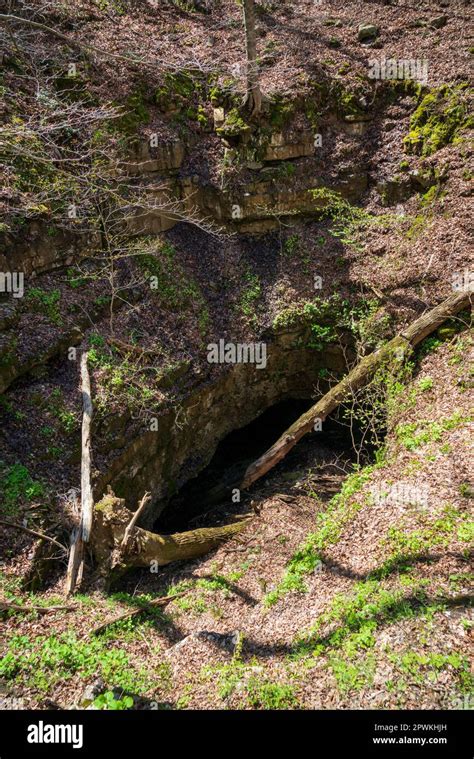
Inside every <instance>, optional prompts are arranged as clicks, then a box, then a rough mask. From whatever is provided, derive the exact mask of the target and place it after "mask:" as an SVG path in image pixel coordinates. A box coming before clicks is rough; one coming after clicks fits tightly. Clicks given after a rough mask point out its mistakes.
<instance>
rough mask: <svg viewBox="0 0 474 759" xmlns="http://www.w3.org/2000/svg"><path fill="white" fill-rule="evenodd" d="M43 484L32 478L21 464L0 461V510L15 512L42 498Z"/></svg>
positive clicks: (9, 512) (7, 512) (43, 493)
mask: <svg viewBox="0 0 474 759" xmlns="http://www.w3.org/2000/svg"><path fill="white" fill-rule="evenodd" d="M44 495H45V489H44V487H43V485H42V484H41V483H40V482H38V481H36V480H33V478H32V477H31V475H30V473H29V471H28V469H27V468H26V466H23V464H18V463H17V464H12V465H11V466H7V465H6V464H4V463H3V462H1V461H0V496H1V498H0V501H1V503H2V506H1V510H2V511H3V513H5V514H16V513H17V511H18V509H19V507H20V506H21V505H22V504H25V503H31V502H33V501H35V500H36V499H38V498H43V497H44Z"/></svg>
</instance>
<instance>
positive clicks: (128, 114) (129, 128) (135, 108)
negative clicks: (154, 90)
mask: <svg viewBox="0 0 474 759" xmlns="http://www.w3.org/2000/svg"><path fill="white" fill-rule="evenodd" d="M115 105H116V106H118V107H121V109H122V112H123V115H122V116H120V118H118V119H114V120H113V121H112V122H111V125H112V129H113V130H114V131H118V132H123V133H125V134H126V135H133V134H135V133H136V132H137V131H138V129H139V128H140V126H142V125H143V124H148V122H149V121H150V112H149V110H148V107H147V103H146V98H145V95H144V94H143V92H136V93H134V94H133V95H129V97H128V98H127V100H126V101H125V103H124V104H123V103H118V104H117V103H115Z"/></svg>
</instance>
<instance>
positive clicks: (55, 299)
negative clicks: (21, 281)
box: [27, 287, 62, 326]
mask: <svg viewBox="0 0 474 759" xmlns="http://www.w3.org/2000/svg"><path fill="white" fill-rule="evenodd" d="M27 299H28V301H29V303H31V306H32V308H33V310H34V311H36V312H37V313H40V314H44V315H45V316H47V317H48V319H50V320H51V321H52V322H53V323H54V324H56V325H58V326H59V325H60V324H61V321H62V320H61V313H60V310H59V303H60V300H61V292H60V290H51V292H46V291H45V290H41V289H40V288H39V287H32V288H31V289H30V291H29V292H28V295H27Z"/></svg>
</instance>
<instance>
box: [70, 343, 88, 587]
mask: <svg viewBox="0 0 474 759" xmlns="http://www.w3.org/2000/svg"><path fill="white" fill-rule="evenodd" d="M81 392H82V405H83V415H82V455H81V517H80V521H79V526H78V527H74V529H73V531H72V534H71V550H70V554H69V563H68V569H67V575H66V588H65V589H66V595H71V593H74V591H75V590H76V588H77V587H78V586H79V585H80V584H81V580H82V573H83V570H84V547H85V545H86V544H87V543H88V542H89V540H90V535H91V530H92V516H93V510H94V500H93V496H92V484H91V422H92V399H91V383H90V377H89V370H88V368H87V353H83V354H82V356H81Z"/></svg>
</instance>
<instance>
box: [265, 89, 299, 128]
mask: <svg viewBox="0 0 474 759" xmlns="http://www.w3.org/2000/svg"><path fill="white" fill-rule="evenodd" d="M294 112H295V103H292V102H291V101H289V100H287V99H286V98H284V97H283V96H281V95H275V96H274V97H273V98H272V99H271V101H270V103H269V112H268V121H269V123H270V126H271V127H272V129H274V130H279V129H282V128H283V127H284V126H285V125H286V124H287V123H288V122H289V121H290V119H291V117H292V116H293V114H294Z"/></svg>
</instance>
